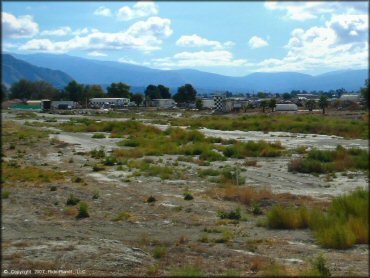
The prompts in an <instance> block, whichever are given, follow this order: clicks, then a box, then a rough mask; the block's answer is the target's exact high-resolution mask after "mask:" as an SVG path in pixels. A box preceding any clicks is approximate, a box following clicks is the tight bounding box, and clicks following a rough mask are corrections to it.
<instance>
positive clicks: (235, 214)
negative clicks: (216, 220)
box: [218, 208, 241, 220]
mask: <svg viewBox="0 0 370 278" xmlns="http://www.w3.org/2000/svg"><path fill="white" fill-rule="evenodd" d="M218 216H219V217H220V218H221V219H232V220H240V218H241V211H240V208H236V209H235V210H231V211H228V212H227V211H223V210H221V211H219V212H218Z"/></svg>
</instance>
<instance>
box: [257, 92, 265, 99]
mask: <svg viewBox="0 0 370 278" xmlns="http://www.w3.org/2000/svg"><path fill="white" fill-rule="evenodd" d="M257 97H258V98H266V97H267V94H266V93H264V92H258V93H257Z"/></svg>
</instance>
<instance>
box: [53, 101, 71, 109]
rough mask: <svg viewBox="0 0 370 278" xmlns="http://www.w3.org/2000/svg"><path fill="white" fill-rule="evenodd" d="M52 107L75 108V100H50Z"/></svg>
mask: <svg viewBox="0 0 370 278" xmlns="http://www.w3.org/2000/svg"><path fill="white" fill-rule="evenodd" d="M51 108H52V109H73V108H76V102H74V101H72V100H58V101H52V102H51Z"/></svg>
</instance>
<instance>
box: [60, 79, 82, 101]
mask: <svg viewBox="0 0 370 278" xmlns="http://www.w3.org/2000/svg"><path fill="white" fill-rule="evenodd" d="M64 93H65V94H66V95H67V96H68V99H69V100H72V101H75V102H82V101H83V100H84V95H83V93H84V85H83V84H79V83H77V81H76V80H72V81H70V82H69V83H68V85H67V86H66V87H65V88H64Z"/></svg>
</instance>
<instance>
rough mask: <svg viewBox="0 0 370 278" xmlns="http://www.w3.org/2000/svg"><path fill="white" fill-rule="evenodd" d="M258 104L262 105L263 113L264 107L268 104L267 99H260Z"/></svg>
mask: <svg viewBox="0 0 370 278" xmlns="http://www.w3.org/2000/svg"><path fill="white" fill-rule="evenodd" d="M260 105H261V107H262V111H263V113H265V109H266V107H267V106H268V101H267V100H262V101H261V104H260Z"/></svg>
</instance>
